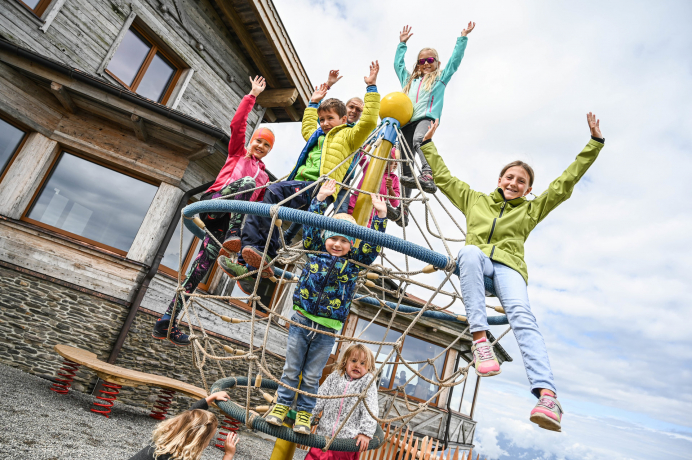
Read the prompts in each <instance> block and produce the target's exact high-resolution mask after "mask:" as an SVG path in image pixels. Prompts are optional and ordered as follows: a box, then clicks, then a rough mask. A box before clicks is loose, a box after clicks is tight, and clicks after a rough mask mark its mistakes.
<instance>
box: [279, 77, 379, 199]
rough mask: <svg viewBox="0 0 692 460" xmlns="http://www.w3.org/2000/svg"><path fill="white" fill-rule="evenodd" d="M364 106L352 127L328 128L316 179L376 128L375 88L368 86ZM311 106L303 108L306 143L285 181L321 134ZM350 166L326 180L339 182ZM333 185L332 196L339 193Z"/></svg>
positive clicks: (334, 165) (340, 167) (338, 170)
mask: <svg viewBox="0 0 692 460" xmlns="http://www.w3.org/2000/svg"><path fill="white" fill-rule="evenodd" d="M363 99H364V102H365V106H364V107H363V114H362V115H361V117H360V120H358V123H356V124H355V125H348V124H343V125H339V126H336V127H334V128H332V129H331V130H330V131H329V132H328V133H327V135H326V136H325V139H324V143H323V144H322V155H321V157H320V176H321V175H324V174H327V173H329V172H330V171H332V170H333V169H334V168H336V166H337V165H338V164H340V163H341V162H343V161H344V160H345V159H346V158H347V157H348V156H349V155H351V154H352V153H353V152H355V151H356V149H358V147H360V146H361V145H363V142H365V140H366V139H367V138H368V136H369V135H370V133H371V132H372V130H373V129H375V128H376V127H377V119H378V117H379V114H380V95H379V94H378V93H377V87H376V86H374V85H373V86H368V92H367V93H365V97H364V98H363ZM313 105H314V104H311V106H310V107H307V108H306V109H305V113H304V114H303V123H302V128H301V133H302V135H303V139H305V140H306V141H307V144H305V147H304V148H303V151H302V152H300V156H299V157H298V162H297V163H296V165H295V167H294V168H293V171H291V174H289V176H288V179H287V180H294V179H295V177H296V174H298V169H299V168H300V167H301V166H303V165H304V164H305V161H306V160H307V157H308V153H309V152H310V150H312V148H313V147H314V146H315V145H316V144H317V141H318V139H319V137H320V136H323V135H324V131H322V128H320V127H319V116H318V115H317V107H316V105H314V106H313ZM350 165H351V161H346V162H344V163H343V164H342V165H341V166H339V168H338V169H337V170H336V171H333V172H331V173H330V174H329V177H330V178H332V179H336V180H337V181H338V182H342V181H343V178H344V176H345V175H346V171H347V170H348V168H349V166H350ZM339 187H340V186H339V185H338V184H337V188H336V192H335V194H334V196H335V197H336V194H337V193H338V192H339Z"/></svg>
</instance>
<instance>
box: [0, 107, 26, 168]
mask: <svg viewBox="0 0 692 460" xmlns="http://www.w3.org/2000/svg"><path fill="white" fill-rule="evenodd" d="M25 134H26V133H25V132H24V131H22V130H21V129H19V128H15V127H14V126H12V125H11V124H9V123H7V122H6V121H5V120H2V119H0V175H2V173H4V172H5V168H7V165H8V164H9V163H10V160H11V159H12V156H13V155H14V153H15V152H16V151H17V147H19V144H21V143H22V139H24V135H25Z"/></svg>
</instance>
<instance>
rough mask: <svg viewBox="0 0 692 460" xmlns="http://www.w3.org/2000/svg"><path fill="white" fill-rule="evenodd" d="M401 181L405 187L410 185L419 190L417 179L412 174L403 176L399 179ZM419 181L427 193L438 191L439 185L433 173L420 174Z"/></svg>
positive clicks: (411, 187)
mask: <svg viewBox="0 0 692 460" xmlns="http://www.w3.org/2000/svg"><path fill="white" fill-rule="evenodd" d="M399 182H400V183H401V185H403V186H404V187H408V188H410V189H412V190H418V186H417V185H416V180H415V179H414V178H413V177H411V176H402V177H401V179H399ZM418 182H419V183H420V188H422V189H423V191H424V192H425V193H435V192H437V185H435V181H434V179H433V176H432V174H430V173H427V172H424V173H423V174H421V175H420V176H418Z"/></svg>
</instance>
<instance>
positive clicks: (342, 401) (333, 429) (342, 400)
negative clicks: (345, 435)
mask: <svg viewBox="0 0 692 460" xmlns="http://www.w3.org/2000/svg"><path fill="white" fill-rule="evenodd" d="M350 384H351V381H350V380H349V381H346V388H344V392H343V394H344V395H345V394H347V392H348V386H349V385H350ZM344 399H345V398H341V403H340V404H339V413H338V414H336V422H334V426H333V427H332V436H334V431H336V427H337V426H339V418H341V410H342V409H343V408H344Z"/></svg>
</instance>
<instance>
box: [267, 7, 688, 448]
mask: <svg viewBox="0 0 692 460" xmlns="http://www.w3.org/2000/svg"><path fill="white" fill-rule="evenodd" d="M275 5H276V7H277V9H278V11H279V13H280V15H281V18H282V20H283V22H284V25H285V26H286V28H287V29H288V32H289V34H290V36H291V40H292V41H293V44H294V45H295V47H296V49H297V51H298V53H299V55H300V58H301V60H302V62H303V65H304V66H305V68H306V70H307V72H308V74H309V76H310V78H311V80H312V82H313V84H317V83H319V82H322V81H324V79H326V76H327V73H328V71H329V70H330V69H340V70H341V73H342V74H343V75H344V78H343V80H341V81H340V82H339V83H338V84H337V85H336V86H335V87H334V88H333V89H332V91H331V94H330V95H331V96H333V97H339V98H342V99H343V100H346V99H348V98H350V97H351V96H355V95H360V96H362V93H363V92H364V90H365V85H364V83H363V76H364V75H365V74H366V72H367V66H368V63H369V62H370V61H371V60H374V59H379V61H380V64H381V68H382V70H381V72H380V76H379V78H378V87H379V90H380V92H381V93H382V94H386V93H389V92H392V91H397V90H399V89H400V86H399V85H398V81H397V79H396V76H395V74H394V70H393V60H394V51H395V49H396V46H397V43H398V33H399V31H400V30H401V28H402V26H403V25H405V24H410V25H411V26H413V32H414V35H413V37H412V38H411V40H410V41H409V43H408V44H409V54H408V55H407V62H408V63H409V65H412V64H413V60H414V59H415V54H416V53H417V51H418V50H419V49H420V48H423V47H426V46H431V47H434V48H436V49H437V50H438V52H439V53H440V58H441V60H442V62H445V61H446V59H447V58H448V57H449V55H450V53H451V50H452V48H453V46H454V42H455V40H456V37H457V36H459V34H460V32H461V30H462V29H463V28H464V27H465V24H466V23H467V22H468V21H470V20H473V21H475V22H476V23H477V27H476V30H474V31H473V33H472V34H471V35H470V37H469V43H468V47H467V50H466V55H465V57H464V60H463V61H462V63H461V66H460V68H459V71H458V72H457V73H456V74H455V76H454V77H453V79H452V81H451V82H450V84H449V86H448V89H447V92H446V97H445V108H444V111H443V116H442V123H441V126H440V128H439V130H438V132H437V134H436V136H435V139H434V140H435V143H436V145H437V146H438V149H439V151H440V153H441V154H442V155H443V156H444V158H445V160H446V162H447V164H448V166H449V168H450V170H451V171H452V172H453V173H454V174H456V175H457V176H458V177H460V178H461V179H463V180H465V181H466V182H468V183H469V184H470V185H471V187H472V188H474V189H476V190H480V191H486V192H489V191H491V190H492V189H493V188H494V186H495V184H496V183H497V174H498V172H499V170H500V168H501V167H502V165H504V164H506V163H508V162H509V161H512V160H515V159H521V160H524V161H527V162H529V163H530V164H531V165H532V166H533V167H534V169H535V170H536V183H535V186H534V190H535V193H536V194H539V193H540V192H542V191H543V190H545V189H546V187H547V186H548V184H549V183H550V181H551V180H553V179H554V178H556V177H557V176H558V175H559V174H560V173H561V172H562V171H563V170H564V168H566V167H567V166H568V165H569V163H570V162H571V161H572V160H573V159H574V157H575V156H576V154H577V153H579V151H580V150H581V149H582V148H583V146H584V145H585V144H586V142H587V141H588V139H589V132H588V127H587V124H586V117H585V114H586V113H587V112H589V111H593V112H595V113H596V114H597V115H598V116H599V118H600V119H601V127H602V130H603V133H604V135H605V137H606V139H607V140H606V146H605V148H604V150H603V151H602V153H601V155H600V157H599V159H598V160H597V161H596V163H595V164H594V166H593V167H592V168H591V169H590V170H589V172H588V173H587V175H586V176H585V177H584V179H583V180H582V181H581V182H580V183H579V184H578V186H577V188H576V190H575V192H574V194H573V196H572V198H571V199H570V200H569V201H567V202H566V203H564V204H563V205H561V206H560V207H559V208H558V209H557V210H555V211H554V212H553V213H552V214H551V215H550V216H549V217H548V218H547V219H546V220H545V221H544V222H543V223H541V225H539V226H538V227H537V229H536V230H535V231H534V232H533V234H532V235H531V237H530V238H529V240H528V242H527V245H526V260H527V264H528V266H529V276H530V281H529V296H530V298H531V302H532V308H533V310H534V313H535V314H536V316H537V318H538V321H539V326H540V327H541V330H542V331H543V334H544V336H545V340H546V343H547V345H548V350H549V353H550V357H551V363H552V366H553V371H554V373H555V377H556V384H557V387H558V392H559V396H560V400H561V401H562V403H563V407H564V409H565V411H566V415H565V418H564V421H563V433H561V434H556V433H551V432H546V431H543V430H540V429H539V428H537V427H536V426H535V425H533V424H531V423H530V422H529V421H528V414H529V411H530V410H531V408H532V406H533V404H534V402H535V400H534V399H533V397H532V396H531V395H530V394H529V393H528V382H527V380H526V374H525V372H524V368H523V365H522V363H521V357H520V354H519V352H518V349H517V346H516V342H515V340H514V338H513V336H512V335H511V334H510V335H509V336H507V337H506V338H505V339H503V345H504V346H505V347H506V348H507V349H508V351H509V352H510V354H512V356H513V357H514V358H515V361H514V362H513V363H509V364H507V365H506V366H503V372H502V374H501V375H499V376H497V377H493V378H488V379H484V380H483V381H482V383H481V392H480V397H479V407H478V409H477V412H476V418H477V419H478V421H479V424H478V429H477V435H476V443H477V445H478V451H479V452H480V453H481V454H482V455H483V456H487V457H488V458H489V459H506V458H526V459H533V458H545V459H553V458H554V459H562V458H569V459H576V458H579V459H591V458H593V459H600V458H608V459H639V458H641V459H644V458H646V459H651V458H668V459H678V458H692V415H690V414H692V333H691V332H692V327H690V320H689V318H690V317H691V316H692V306H691V305H690V302H689V301H688V293H687V292H686V289H685V288H686V287H688V286H690V285H692V283H691V281H692V275H691V274H692V263H691V261H692V257H691V255H692V254H690V252H691V251H690V250H689V249H688V248H689V246H690V243H689V237H688V233H689V231H690V229H692V213H690V212H689V209H688V206H686V203H687V201H688V200H687V199H686V197H685V195H684V193H686V192H684V190H685V188H686V187H687V185H686V184H687V179H688V176H689V174H690V171H692V155H691V153H692V110H691V109H690V107H692V30H691V28H690V18H692V3H689V2H673V1H663V2H624V1H622V2H510V1H494V2H466V1H450V2H442V1H430V2H412V1H408V0H402V1H396V2H395V1H378V2H372V1H367V2H366V1H361V0H352V1H348V2H341V1H336V2H331V1H330V2H316V1H309V0H275ZM275 131H276V134H277V143H276V147H275V149H274V151H272V153H271V156H272V157H271V159H270V160H269V165H270V169H271V170H272V171H273V172H274V173H275V174H277V175H283V174H285V173H287V172H288V171H289V170H290V168H291V167H292V166H293V163H294V161H295V159H296V157H297V155H298V153H299V152H300V150H301V148H302V144H303V142H302V139H301V137H300V132H299V125H298V124H284V125H281V126H279V127H275ZM443 199H444V198H443ZM418 206H420V205H418ZM435 210H436V213H437V215H438V216H440V215H441V213H442V212H443V211H442V210H441V209H440V208H439V206H436V207H435ZM413 212H414V213H419V214H417V215H422V208H419V209H418V210H417V211H416V209H415V208H414V211H413ZM453 215H454V216H455V218H458V219H459V220H460V221H461V222H463V216H462V215H461V214H460V213H458V212H457V211H456V210H455V211H454V212H453ZM392 227H394V228H393V229H392V228H391V227H390V229H391V230H390V231H391V232H393V233H394V234H397V233H396V232H397V231H398V230H399V229H398V227H395V226H392ZM411 239H412V240H414V241H416V242H420V243H422V244H424V241H423V240H422V239H421V238H420V237H419V236H416V235H414V236H413V237H412V238H411ZM451 246H452V248H451V249H452V251H458V250H459V248H460V244H458V243H457V244H452V245H451ZM437 249H438V250H439V251H442V247H441V245H438V247H437ZM392 256H393V257H395V256H394V255H392ZM429 276H430V277H431V278H428V281H432V279H433V278H434V277H435V276H437V275H429ZM436 279H438V280H441V278H439V277H437V278H436ZM459 308H460V309H461V308H463V307H459ZM501 331H502V329H500V328H498V330H494V332H496V333H500V332H501Z"/></svg>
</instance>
